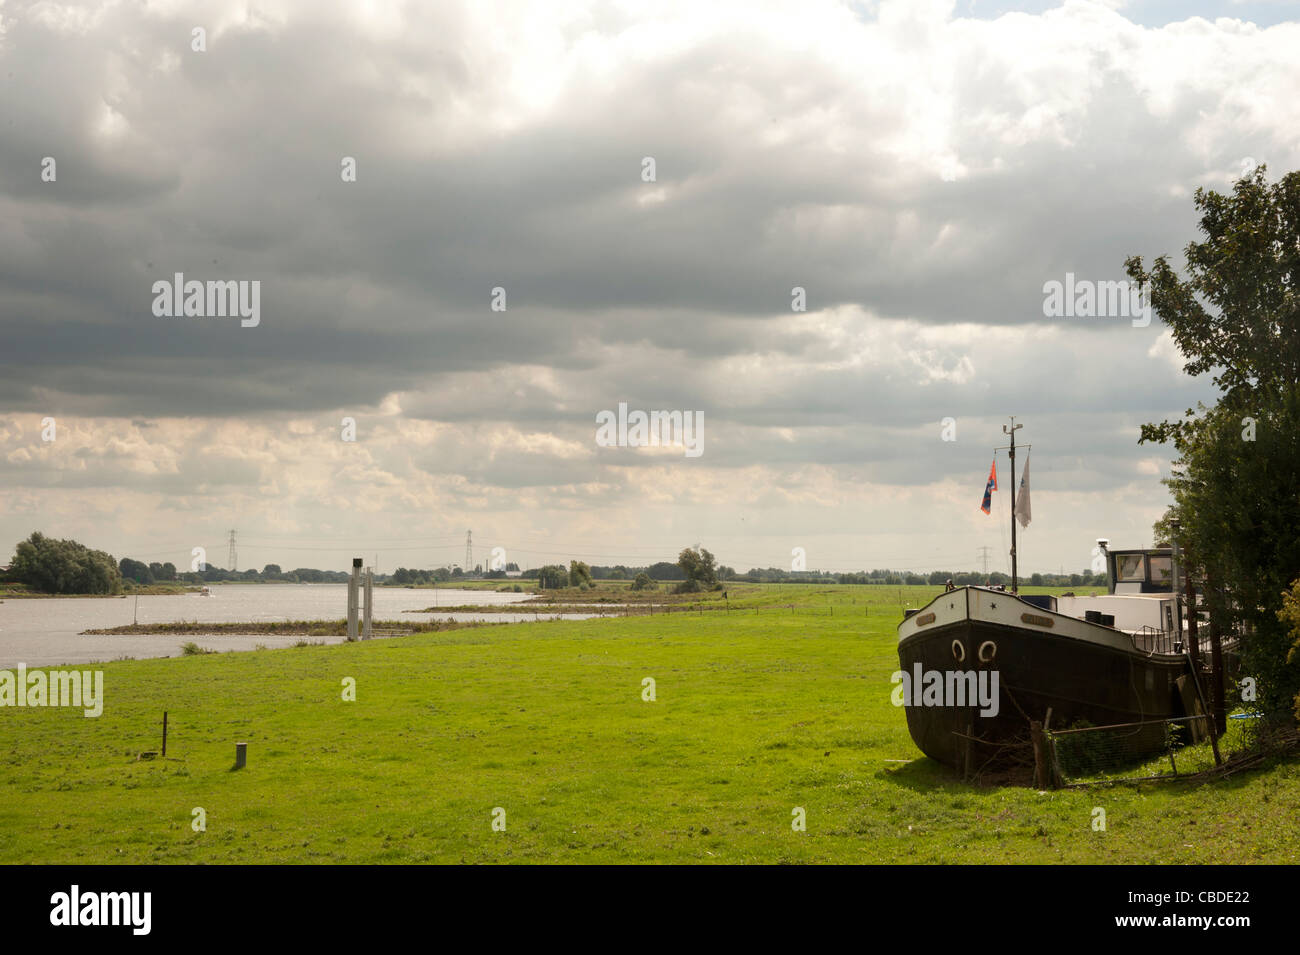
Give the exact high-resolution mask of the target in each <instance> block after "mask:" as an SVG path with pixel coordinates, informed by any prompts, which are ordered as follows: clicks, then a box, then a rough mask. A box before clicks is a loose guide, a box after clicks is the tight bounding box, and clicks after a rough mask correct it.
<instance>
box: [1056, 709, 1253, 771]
mask: <svg viewBox="0 0 1300 955" xmlns="http://www.w3.org/2000/svg"><path fill="white" fill-rule="evenodd" d="M1250 715H1251V714H1233V716H1232V717H1231V718H1229V719H1228V720H1226V721H1225V722H1226V724H1227V725H1226V727H1225V728H1224V731H1223V732H1215V733H1213V735H1212V730H1213V729H1214V727H1212V726H1211V725H1210V718H1209V717H1207V716H1204V715H1195V716H1181V717H1176V718H1173V719H1166V720H1143V721H1141V722H1134V723H1121V724H1116V725H1113V726H1092V725H1088V724H1086V723H1084V724H1078V725H1075V726H1071V727H1068V728H1066V729H1059V730H1052V731H1047V732H1045V733H1044V736H1045V738H1046V740H1047V743H1048V758H1050V759H1051V760H1052V762H1053V765H1054V767H1055V770H1056V775H1057V778H1058V779H1059V780H1060V781H1061V783H1062V784H1063V785H1067V786H1070V785H1091V784H1096V783H1106V782H1113V781H1115V782H1117V781H1138V780H1145V779H1167V778H1173V777H1177V776H1190V775H1194V774H1197V773H1201V772H1205V771H1207V770H1212V769H1214V768H1215V767H1216V766H1217V765H1219V763H1221V762H1222V761H1223V760H1226V759H1227V758H1228V757H1229V756H1231V755H1234V754H1236V753H1240V752H1242V751H1244V750H1245V749H1246V748H1248V746H1249V742H1248V739H1247V736H1248V731H1247V725H1246V723H1247V721H1248V720H1249V718H1250ZM1216 747H1217V749H1218V754H1217V757H1216V753H1215V749H1216Z"/></svg>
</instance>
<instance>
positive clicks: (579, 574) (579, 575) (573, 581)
mask: <svg viewBox="0 0 1300 955" xmlns="http://www.w3.org/2000/svg"><path fill="white" fill-rule="evenodd" d="M584 584H585V585H586V586H588V587H590V586H591V568H590V567H588V566H587V565H586V564H584V563H583V562H582V561H580V560H571V561H569V586H570V587H581V586H583V585H584Z"/></svg>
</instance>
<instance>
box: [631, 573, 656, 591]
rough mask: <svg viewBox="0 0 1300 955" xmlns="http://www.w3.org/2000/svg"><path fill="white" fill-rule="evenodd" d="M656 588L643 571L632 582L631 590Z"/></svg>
mask: <svg viewBox="0 0 1300 955" xmlns="http://www.w3.org/2000/svg"><path fill="white" fill-rule="evenodd" d="M656 586H658V585H657V584H655V582H654V581H653V580H652V579H651V578H650V575H649V574H647V573H646V572H645V571H644V570H643V571H641V573H639V574H637V575H636V577H635V578H633V580H632V589H633V590H654V589H655V587H656Z"/></svg>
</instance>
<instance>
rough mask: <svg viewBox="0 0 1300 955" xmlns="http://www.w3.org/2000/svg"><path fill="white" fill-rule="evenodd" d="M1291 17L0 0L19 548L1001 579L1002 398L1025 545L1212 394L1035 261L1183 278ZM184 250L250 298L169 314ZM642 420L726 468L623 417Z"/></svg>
mask: <svg viewBox="0 0 1300 955" xmlns="http://www.w3.org/2000/svg"><path fill="white" fill-rule="evenodd" d="M1298 16H1300V8H1298V7H1297V6H1296V5H1295V4H1291V3H1283V2H1275V3H1268V2H1255V3H1249V2H1248V3H1240V4H1238V3H1230V2H1228V3H1210V2H1193V3H1186V4H1175V3H1169V2H1156V0H1150V2H1141V3H1133V4H1130V5H1124V4H1122V3H1097V2H1067V3H1065V4H1064V5H1053V4H1049V3H1029V4H1016V3H1003V2H998V3H982V2H974V3H971V2H967V0H957V2H955V3H954V2H941V0H940V2H929V3H926V2H891V0H883V2H879V3H862V2H850V3H829V2H827V3H819V2H798V3H795V2H791V3H784V4H759V3H755V2H752V0H745V2H738V3H734V4H731V3H702V2H699V0H695V2H686V3H681V4H669V3H654V4H649V3H647V4H631V3H625V4H603V3H579V2H574V3H552V2H548V3H544V4H531V5H523V4H493V3H485V2H481V0H474V2H466V3H463V4H462V3H449V2H448V3H429V4H414V3H412V4H401V3H396V2H393V3H385V2H371V3H350V4H342V3H340V4H335V3H318V2H313V0H307V2H301V3H298V2H280V0H267V2H258V3H255V4H250V3H242V2H241V3H210V2H205V3H171V2H150V3H148V4H142V3H109V4H93V3H71V4H62V3H50V2H42V3H31V4H29V3H22V2H18V3H15V2H12V0H8V2H3V3H0V78H3V86H0V123H2V126H0V130H2V133H0V550H2V551H3V552H4V553H3V555H2V556H3V557H7V556H8V554H9V553H11V552H12V551H11V549H10V548H11V546H12V544H13V543H14V542H16V541H17V540H19V539H21V538H23V537H25V536H27V535H28V534H29V533H31V532H32V531H33V530H42V531H44V532H45V533H47V534H52V535H55V536H60V537H65V536H66V537H73V538H76V539H78V540H81V541H83V542H85V543H87V544H90V545H92V546H95V547H99V548H103V549H105V550H108V551H110V552H111V553H113V554H114V555H115V556H117V557H122V556H132V557H136V558H140V559H145V560H160V561H161V560H171V561H172V562H174V563H176V564H177V565H178V566H179V567H182V568H187V567H188V565H189V563H190V559H191V558H190V554H191V548H192V547H194V546H204V547H206V548H207V551H208V559H209V560H210V561H211V562H213V563H215V564H218V565H221V566H226V565H227V555H226V545H225V540H226V537H227V534H228V531H229V530H230V529H231V528H235V529H237V531H238V540H239V542H240V544H239V567H240V569H243V568H245V567H248V566H256V567H259V568H260V567H261V566H262V565H263V564H265V563H267V562H275V563H279V564H281V565H283V566H284V567H285V568H286V569H287V568H289V567H296V566H317V567H329V568H338V569H342V568H344V567H345V566H347V564H348V559H349V558H350V557H351V556H353V555H354V554H355V555H365V556H366V557H367V561H368V562H370V561H373V560H374V558H375V555H376V554H377V555H378V561H379V569H380V570H381V571H391V570H392V569H394V568H396V567H397V566H399V565H405V566H419V567H432V566H438V565H442V564H445V563H448V562H451V561H461V560H463V556H464V539H465V532H466V530H468V529H473V532H474V541H475V560H476V562H477V561H481V560H483V559H485V558H486V557H487V555H488V553H489V551H490V549H491V548H492V547H494V546H499V547H503V548H505V551H506V554H507V555H508V558H509V559H510V560H515V561H518V562H519V563H520V564H522V565H523V566H525V567H527V566H535V565H537V564H539V563H542V562H548V561H551V560H555V559H566V560H567V559H568V558H571V557H578V558H581V559H585V560H588V561H589V562H592V563H602V564H610V563H615V562H623V563H648V562H652V561H654V560H659V559H670V560H671V559H674V558H675V555H676V553H677V551H678V550H680V549H681V548H682V547H683V546H687V545H694V544H702V545H704V546H705V547H708V548H709V549H710V550H712V551H713V552H714V553H715V554H716V555H717V556H718V557H719V559H720V560H721V561H722V562H723V563H726V564H730V565H733V566H736V567H738V568H741V569H745V568H748V567H750V566H755V565H758V566H768V565H772V566H783V567H789V565H790V562H791V551H792V549H793V548H795V547H802V548H804V550H805V551H806V553H807V565H808V567H809V568H810V569H813V568H823V569H836V570H843V569H861V568H871V567H882V566H890V567H908V568H918V569H921V568H925V569H931V568H940V567H942V568H954V567H976V566H979V564H980V560H979V553H980V551H979V548H981V547H984V546H987V547H988V548H989V549H990V555H991V556H990V567H991V568H994V569H1005V568H1006V567H1007V566H1008V563H1009V562H1008V559H1007V557H1006V551H1007V547H1008V544H1009V529H1008V513H1007V507H1008V498H1009V494H1008V491H1009V489H1010V488H1011V486H1012V481H1011V479H1010V475H1009V474H1008V473H1007V471H1006V459H1005V457H1003V458H1002V459H1001V461H1000V466H999V477H1000V478H1001V488H1002V490H1001V491H1000V492H999V493H998V494H997V495H995V499H994V500H995V511H994V514H993V515H992V516H991V517H988V516H985V515H984V514H983V513H982V512H981V511H980V510H979V503H980V499H981V496H982V494H983V490H984V482H985V478H986V476H987V474H988V470H989V465H990V462H991V461H992V458H993V448H994V447H995V446H999V445H1002V444H1004V443H1005V442H1004V440H1003V435H1002V434H1001V426H1002V424H1003V423H1004V422H1005V421H1006V420H1007V418H1006V416H1008V415H1016V416H1017V418H1018V420H1019V421H1021V422H1023V423H1024V425H1025V427H1024V429H1023V430H1022V431H1020V432H1019V435H1018V441H1021V442H1024V443H1030V444H1032V445H1033V451H1032V458H1031V461H1032V464H1031V472H1032V478H1031V486H1032V501H1033V523H1032V524H1031V526H1030V528H1029V529H1028V531H1026V532H1025V533H1024V535H1023V538H1022V541H1021V548H1020V553H1021V569H1022V570H1025V571H1033V570H1058V569H1060V568H1061V567H1065V568H1066V569H1067V570H1079V569H1082V568H1083V567H1085V566H1087V565H1088V563H1089V561H1090V556H1091V549H1092V546H1093V541H1094V540H1095V538H1097V537H1103V536H1104V537H1108V538H1110V539H1111V540H1112V542H1113V543H1114V545H1116V546H1119V545H1126V544H1131V545H1147V544H1150V543H1151V523H1152V521H1153V520H1154V519H1155V518H1157V517H1158V516H1159V515H1160V514H1161V512H1162V511H1163V509H1164V507H1165V505H1166V503H1167V501H1168V493H1167V491H1166V489H1165V488H1164V487H1163V486H1162V485H1161V483H1160V480H1161V478H1162V477H1164V476H1167V474H1168V472H1169V465H1170V460H1169V458H1170V454H1171V449H1168V448H1161V447H1152V446H1150V445H1147V446H1142V447H1139V446H1138V444H1137V436H1138V426H1139V425H1140V424H1141V423H1142V422H1144V421H1158V420H1161V419H1163V418H1166V417H1172V416H1176V415H1179V414H1181V413H1182V411H1184V410H1185V409H1187V408H1189V407H1192V406H1194V405H1195V403H1196V402H1197V401H1198V400H1205V401H1207V402H1208V401H1210V400H1212V398H1213V390H1212V386H1211V385H1210V383H1209V381H1208V380H1207V379H1205V378H1202V379H1191V378H1189V377H1187V376H1186V375H1184V374H1183V373H1182V371H1181V364H1182V363H1181V360H1180V359H1179V356H1178V355H1177V353H1176V352H1175V350H1174V349H1173V347H1172V344H1171V342H1170V339H1169V337H1168V335H1167V334H1166V333H1165V332H1164V330H1163V328H1162V325H1161V322H1160V320H1159V317H1158V316H1157V317H1156V319H1155V320H1154V321H1152V322H1151V324H1150V325H1149V327H1136V326H1135V325H1134V323H1133V322H1132V321H1131V320H1130V319H1129V318H1127V317H1122V316H1121V317H1114V316H1111V317H1091V318H1088V317H1077V316H1076V317H1060V318H1057V317H1047V316H1045V315H1044V309H1043V303H1044V292H1043V288H1044V283H1047V282H1050V281H1053V280H1055V281H1062V282H1063V281H1064V280H1065V277H1066V274H1067V273H1073V274H1074V275H1075V276H1076V278H1077V279H1079V280H1089V281H1113V280H1119V279H1122V278H1124V272H1123V262H1124V259H1125V257H1126V256H1128V255H1130V254H1141V255H1144V256H1146V257H1148V258H1150V257H1154V256H1155V255H1159V254H1169V255H1171V256H1172V257H1173V260H1174V262H1175V264H1176V265H1177V266H1179V267H1180V268H1181V266H1182V265H1183V258H1182V250H1183V249H1184V247H1185V246H1186V244H1187V243H1188V242H1189V241H1191V240H1193V239H1195V238H1196V237H1197V233H1196V228H1195V226H1196V215H1195V209H1194V207H1193V205H1192V194H1193V192H1194V190H1195V189H1196V188H1197V187H1198V186H1205V187H1209V188H1214V189H1220V190H1226V189H1228V188H1230V186H1231V183H1232V181H1233V180H1234V179H1235V178H1236V177H1237V176H1239V175H1240V174H1241V172H1242V171H1243V170H1244V169H1246V168H1249V167H1251V166H1252V165H1253V164H1254V163H1255V162H1264V163H1267V164H1268V167H1269V175H1270V177H1271V178H1276V177H1278V176H1280V175H1281V174H1283V173H1285V172H1287V171H1290V170H1292V169H1295V168H1297V167H1300V161H1298V159H1300V95H1297V94H1300V57H1297V55H1296V51H1297V50H1300V26H1298V25H1297V23H1295V22H1292V21H1293V20H1295V19H1296V18H1297V17H1298ZM196 28H202V30H203V31H205V32H204V34H203V38H204V45H205V46H206V49H205V50H202V51H196V50H195V49H193V47H194V46H195V45H196V44H197V41H196V40H195V38H194V32H193V31H194V30H195V29H196ZM47 157H50V158H53V159H54V160H55V164H54V166H53V169H54V176H53V181H48V180H49V178H50V177H49V175H48V173H45V170H46V169H47V167H48V166H49V164H48V163H46V162H45V160H46V158H47ZM345 157H351V158H352V159H354V160H355V169H356V177H355V181H345V175H344V170H343V165H344V158H345ZM647 157H650V158H652V159H653V160H654V181H646V176H645V170H646V163H645V162H644V160H645V159H646V158H647ZM43 173H44V174H43ZM175 273H183V274H184V276H185V278H186V279H187V280H191V279H197V280H200V281H208V280H236V281H249V282H251V281H254V280H256V281H258V282H260V283H261V285H260V294H261V299H260V315H259V319H260V321H259V323H258V324H257V325H256V327H244V326H243V324H242V323H241V321H240V319H239V318H238V317H199V316H182V317H159V316H158V315H155V314H154V309H153V304H154V299H155V295H154V292H153V286H154V283H155V282H158V281H160V280H167V281H170V280H172V278H173V276H174V274H175ZM498 287H499V288H502V289H504V290H505V302H506V304H505V310H504V311H495V310H493V308H492V304H493V290H494V289H495V288H498ZM795 287H800V288H803V289H804V290H805V291H806V304H807V308H806V311H794V310H793V309H792V289H794V288H795ZM620 402H626V403H627V405H628V406H629V408H630V409H643V410H678V411H690V412H699V413H702V415H703V422H704V428H703V444H702V448H703V453H702V454H701V455H700V456H698V457H688V456H686V455H685V454H683V453H682V449H681V448H629V447H601V446H599V445H598V443H597V441H596V416H597V414H598V413H599V412H600V411H602V410H616V409H617V408H618V405H619V403H620ZM47 417H52V418H53V419H54V421H55V429H54V440H53V441H50V440H44V438H45V437H48V436H49V435H48V433H45V434H43V432H48V431H49V429H48V427H47V426H46V425H44V424H43V421H44V419H46V418H47ZM345 417H350V418H353V419H354V420H355V422H356V427H355V437H356V440H355V441H347V440H344V429H343V419H344V418H345ZM949 417H950V418H953V419H955V422H956V424H955V431H956V433H955V438H956V439H955V440H951V441H946V440H944V425H943V419H945V418H949ZM950 435H951V429H950ZM1020 463H1023V458H1021V459H1020Z"/></svg>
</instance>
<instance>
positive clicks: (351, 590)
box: [348, 557, 361, 643]
mask: <svg viewBox="0 0 1300 955" xmlns="http://www.w3.org/2000/svg"><path fill="white" fill-rule="evenodd" d="M360 582H361V558H360V557H354V558H352V576H351V577H349V578H348V642H349V643H352V642H354V641H355V640H356V639H357V585H358V584H359V583H360Z"/></svg>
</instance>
